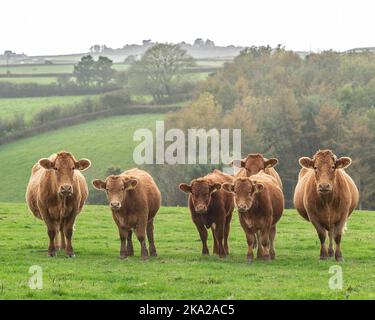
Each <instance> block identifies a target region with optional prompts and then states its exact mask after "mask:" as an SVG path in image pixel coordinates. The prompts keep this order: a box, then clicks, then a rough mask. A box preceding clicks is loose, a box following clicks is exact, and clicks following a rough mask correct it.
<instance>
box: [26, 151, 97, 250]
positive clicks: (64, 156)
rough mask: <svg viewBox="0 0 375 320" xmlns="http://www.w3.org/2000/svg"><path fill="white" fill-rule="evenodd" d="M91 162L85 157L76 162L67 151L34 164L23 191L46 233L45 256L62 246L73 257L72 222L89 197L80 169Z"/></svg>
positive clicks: (88, 165) (84, 168)
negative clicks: (45, 226) (43, 223)
mask: <svg viewBox="0 0 375 320" xmlns="http://www.w3.org/2000/svg"><path fill="white" fill-rule="evenodd" d="M90 165H91V163H90V161H89V160H87V159H82V160H79V161H77V160H76V159H75V158H74V156H73V155H72V154H71V153H69V152H60V153H58V154H53V155H51V156H50V157H49V158H45V159H40V160H39V161H38V162H37V163H36V164H35V165H34V167H33V169H32V172H31V177H30V180H29V184H28V186H27V191H26V202H27V205H28V207H29V208H30V210H31V212H32V213H33V214H34V216H35V217H36V218H38V219H41V220H44V222H45V223H46V225H47V230H48V236H49V240H50V243H49V247H48V255H49V256H51V257H54V256H56V249H57V248H61V249H65V251H66V254H67V255H68V256H69V257H73V256H74V251H73V247H72V236H73V225H74V221H75V219H76V216H77V215H78V214H79V213H80V212H81V210H82V207H83V205H84V203H85V201H86V199H87V196H88V189H87V184H86V180H85V178H84V176H83V175H82V174H81V172H80V171H83V170H86V169H87V168H89V167H90Z"/></svg>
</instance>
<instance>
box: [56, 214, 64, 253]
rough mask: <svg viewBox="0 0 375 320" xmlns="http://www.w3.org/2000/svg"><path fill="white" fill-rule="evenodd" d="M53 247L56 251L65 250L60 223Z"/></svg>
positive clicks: (62, 227) (62, 226)
mask: <svg viewBox="0 0 375 320" xmlns="http://www.w3.org/2000/svg"><path fill="white" fill-rule="evenodd" d="M55 247H56V250H57V249H60V250H65V235H64V222H63V221H61V222H60V225H59V227H58V232H57V233H56V237H55Z"/></svg>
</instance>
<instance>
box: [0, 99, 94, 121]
mask: <svg viewBox="0 0 375 320" xmlns="http://www.w3.org/2000/svg"><path fill="white" fill-rule="evenodd" d="M88 97H90V96H64V97H60V96H56V97H37V98H9V99H8V98H0V118H3V119H7V118H10V117H12V116H13V115H14V114H17V113H23V114H24V116H25V120H26V121H28V120H30V119H31V118H32V117H33V115H34V114H35V113H37V112H38V111H39V110H41V109H44V108H46V107H51V106H72V105H74V103H77V102H80V101H82V100H83V99H86V98H88Z"/></svg>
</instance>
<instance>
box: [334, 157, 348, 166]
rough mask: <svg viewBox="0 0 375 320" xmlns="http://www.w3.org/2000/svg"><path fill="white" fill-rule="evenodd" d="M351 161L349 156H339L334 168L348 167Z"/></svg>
mask: <svg viewBox="0 0 375 320" xmlns="http://www.w3.org/2000/svg"><path fill="white" fill-rule="evenodd" d="M351 163H352V159H351V158H349V157H341V158H340V159H337V160H336V163H335V165H336V169H345V168H347V167H349V166H350V165H351Z"/></svg>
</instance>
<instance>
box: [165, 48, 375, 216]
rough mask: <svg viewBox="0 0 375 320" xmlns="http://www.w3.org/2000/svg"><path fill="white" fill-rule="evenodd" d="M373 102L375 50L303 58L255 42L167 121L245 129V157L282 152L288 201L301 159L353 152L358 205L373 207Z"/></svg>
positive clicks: (174, 124) (289, 202) (183, 125)
mask: <svg viewBox="0 0 375 320" xmlns="http://www.w3.org/2000/svg"><path fill="white" fill-rule="evenodd" d="M374 104H375V55H373V54H371V53H362V54H343V53H338V52H333V51H327V52H323V53H321V54H310V55H309V56H307V58H306V59H301V58H300V57H299V56H298V55H297V54H295V53H293V52H291V51H286V50H285V49H284V48H282V47H281V46H279V47H278V48H276V49H271V48H270V47H252V48H248V49H246V50H243V51H242V52H241V54H240V55H239V56H238V57H237V58H235V60H234V62H233V63H227V64H226V65H225V66H224V68H223V69H221V70H220V71H218V72H217V73H216V74H215V75H214V76H211V77H209V78H208V80H206V81H204V82H202V83H201V85H200V88H199V90H198V92H197V93H196V98H195V101H193V102H192V103H191V105H190V106H188V107H187V108H185V109H182V110H181V111H178V112H176V113H173V114H171V115H168V116H167V126H168V127H178V128H181V129H187V128H196V127H201V128H206V129H210V128H213V127H215V128H240V129H242V154H243V156H245V155H246V154H247V153H256V152H260V153H264V154H265V156H268V157H271V156H275V157H278V158H279V165H278V167H277V170H278V171H279V173H280V175H281V177H282V179H283V183H284V192H285V195H286V200H287V205H288V206H289V207H290V206H292V195H293V190H294V187H295V185H296V182H297V175H298V172H299V170H300V166H299V164H298V159H299V157H301V156H310V157H311V156H313V155H314V153H315V152H316V151H317V150H318V149H325V148H328V149H332V150H333V151H334V153H335V154H336V155H338V156H350V157H352V158H353V164H352V166H351V167H350V168H349V169H348V171H349V172H350V174H351V175H352V176H353V178H354V179H355V180H356V182H357V184H358V187H359V189H360V193H361V204H360V206H361V208H364V209H369V208H372V209H373V208H375V179H374V178H373V177H374V174H375V108H374ZM188 171H189V170H188V169H186V174H187V176H190V177H191V178H192V174H190V173H189V172H188ZM171 176H173V174H171ZM186 180H188V178H187V179H186Z"/></svg>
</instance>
